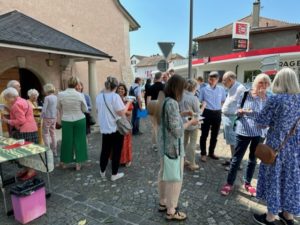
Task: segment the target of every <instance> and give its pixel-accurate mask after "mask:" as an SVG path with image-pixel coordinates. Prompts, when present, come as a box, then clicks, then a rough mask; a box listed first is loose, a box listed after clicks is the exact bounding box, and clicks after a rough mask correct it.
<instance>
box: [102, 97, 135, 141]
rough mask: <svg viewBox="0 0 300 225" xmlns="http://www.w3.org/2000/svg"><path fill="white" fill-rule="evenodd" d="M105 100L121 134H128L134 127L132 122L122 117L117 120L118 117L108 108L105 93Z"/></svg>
mask: <svg viewBox="0 0 300 225" xmlns="http://www.w3.org/2000/svg"><path fill="white" fill-rule="evenodd" d="M103 99H104V103H105V105H106V107H107V109H108V111H109V112H110V114H111V115H112V117H113V118H114V119H115V120H116V124H117V128H118V131H119V132H120V134H122V135H126V134H128V133H129V132H130V131H131V129H132V126H131V124H130V122H129V121H128V119H127V118H126V117H125V116H122V117H120V118H118V119H117V118H116V116H115V115H114V114H113V113H112V111H111V110H110V108H109V107H108V105H107V103H106V100H105V94H104V93H103Z"/></svg>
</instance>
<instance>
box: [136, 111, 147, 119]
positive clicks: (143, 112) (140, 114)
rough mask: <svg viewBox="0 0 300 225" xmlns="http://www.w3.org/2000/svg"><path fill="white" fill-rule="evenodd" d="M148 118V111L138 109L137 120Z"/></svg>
mask: <svg viewBox="0 0 300 225" xmlns="http://www.w3.org/2000/svg"><path fill="white" fill-rule="evenodd" d="M147 116H148V111H147V109H138V111H137V118H140V119H141V118H147Z"/></svg>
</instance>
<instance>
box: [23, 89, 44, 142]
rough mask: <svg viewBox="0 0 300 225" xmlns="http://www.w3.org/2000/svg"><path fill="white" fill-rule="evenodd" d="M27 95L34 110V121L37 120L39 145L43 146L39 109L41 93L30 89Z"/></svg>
mask: <svg viewBox="0 0 300 225" xmlns="http://www.w3.org/2000/svg"><path fill="white" fill-rule="evenodd" d="M27 95H28V97H29V99H28V100H27V102H28V104H29V105H30V106H31V107H32V108H33V115H34V119H35V121H36V123H37V127H38V137H39V144H43V134H42V120H41V111H40V109H39V108H38V106H39V105H38V97H39V92H38V91H37V90H36V89H30V90H28V92H27Z"/></svg>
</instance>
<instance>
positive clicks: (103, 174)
mask: <svg viewBox="0 0 300 225" xmlns="http://www.w3.org/2000/svg"><path fill="white" fill-rule="evenodd" d="M100 176H101V178H105V171H104V172H101V169H100Z"/></svg>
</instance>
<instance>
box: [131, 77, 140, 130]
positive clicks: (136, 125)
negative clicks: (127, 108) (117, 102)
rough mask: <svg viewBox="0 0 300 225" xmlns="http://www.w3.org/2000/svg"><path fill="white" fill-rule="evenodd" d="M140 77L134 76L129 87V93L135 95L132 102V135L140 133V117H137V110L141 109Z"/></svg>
mask: <svg viewBox="0 0 300 225" xmlns="http://www.w3.org/2000/svg"><path fill="white" fill-rule="evenodd" d="M141 83H142V79H141V78H139V77H136V78H135V80H134V84H133V85H132V86H131V87H130V89H129V95H131V96H134V97H136V101H134V102H133V110H132V117H131V123H132V135H140V134H142V132H140V118H138V110H139V109H142V89H141Z"/></svg>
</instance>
